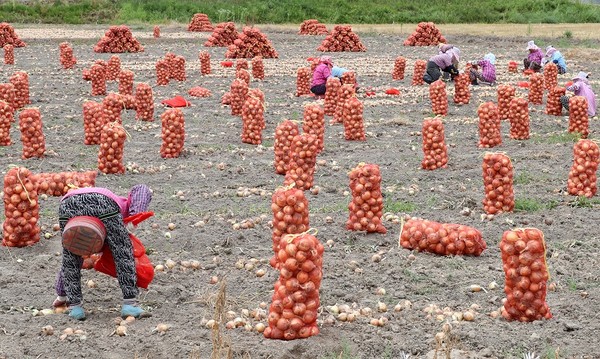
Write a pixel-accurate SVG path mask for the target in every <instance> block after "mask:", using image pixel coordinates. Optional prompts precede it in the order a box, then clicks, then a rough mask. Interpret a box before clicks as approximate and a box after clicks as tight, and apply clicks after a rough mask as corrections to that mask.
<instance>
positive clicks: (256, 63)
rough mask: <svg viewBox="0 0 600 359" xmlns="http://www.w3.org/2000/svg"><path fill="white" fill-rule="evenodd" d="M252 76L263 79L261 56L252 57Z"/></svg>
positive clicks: (263, 68)
mask: <svg viewBox="0 0 600 359" xmlns="http://www.w3.org/2000/svg"><path fill="white" fill-rule="evenodd" d="M252 77H254V78H255V79H258V80H264V79H265V65H264V64H263V58H262V56H255V57H254V58H253V59H252Z"/></svg>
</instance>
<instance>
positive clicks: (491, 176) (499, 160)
mask: <svg viewBox="0 0 600 359" xmlns="http://www.w3.org/2000/svg"><path fill="white" fill-rule="evenodd" d="M482 168H483V186H484V190H485V198H484V199H483V210H484V211H485V212H486V213H488V214H499V213H503V212H512V211H513V210H514V208H515V195H514V190H513V175H514V174H513V165H512V163H511V161H510V158H508V156H507V155H505V154H503V153H486V154H485V155H484V156H483V166H482Z"/></svg>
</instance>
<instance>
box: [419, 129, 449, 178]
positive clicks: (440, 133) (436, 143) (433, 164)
mask: <svg viewBox="0 0 600 359" xmlns="http://www.w3.org/2000/svg"><path fill="white" fill-rule="evenodd" d="M422 137H423V161H421V167H422V168H424V169H426V170H435V169H437V168H445V167H446V165H447V163H448V149H447V147H446V142H445V138H444V124H443V123H442V120H441V119H439V118H426V119H425V120H424V121H423V130H422Z"/></svg>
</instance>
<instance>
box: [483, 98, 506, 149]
mask: <svg viewBox="0 0 600 359" xmlns="http://www.w3.org/2000/svg"><path fill="white" fill-rule="evenodd" d="M477 115H478V116H479V145H478V146H479V147H483V148H490V147H496V146H500V145H501V144H502V133H501V132H500V130H501V123H502V122H501V120H500V116H498V108H497V107H496V105H495V104H494V103H493V102H485V103H482V104H481V105H479V107H478V108H477Z"/></svg>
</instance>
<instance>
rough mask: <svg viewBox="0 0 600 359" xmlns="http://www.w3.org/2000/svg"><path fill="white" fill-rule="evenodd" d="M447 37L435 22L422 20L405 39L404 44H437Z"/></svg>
mask: <svg viewBox="0 0 600 359" xmlns="http://www.w3.org/2000/svg"><path fill="white" fill-rule="evenodd" d="M445 42H446V39H445V38H444V36H443V35H442V33H441V32H440V30H439V29H438V28H437V27H436V26H435V24H434V23H433V22H420V23H419V24H418V25H417V28H416V29H415V31H414V32H413V33H412V34H410V36H408V38H407V39H406V40H404V43H403V45H404V46H435V45H437V44H439V43H445Z"/></svg>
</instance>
